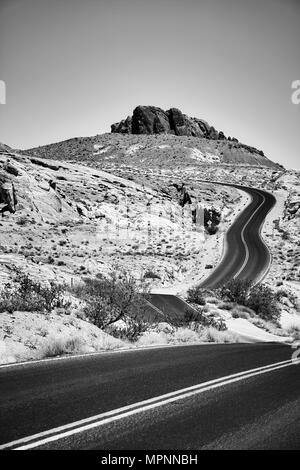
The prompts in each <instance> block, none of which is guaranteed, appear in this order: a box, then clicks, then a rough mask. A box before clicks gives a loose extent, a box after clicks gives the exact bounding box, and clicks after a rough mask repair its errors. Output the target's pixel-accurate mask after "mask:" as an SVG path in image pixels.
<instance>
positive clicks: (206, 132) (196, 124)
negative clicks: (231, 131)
mask: <svg viewBox="0 0 300 470" xmlns="http://www.w3.org/2000/svg"><path fill="white" fill-rule="evenodd" d="M111 132H112V133H119V134H174V135H178V136H191V137H205V138H207V139H214V140H217V139H220V140H223V139H225V138H226V137H225V135H224V133H223V132H222V131H221V132H218V131H217V130H216V129H215V128H214V127H212V126H210V125H209V124H208V123H207V122H206V121H203V120H202V119H197V118H191V117H189V116H187V115H186V114H183V113H182V112H181V111H180V109H177V108H171V109H169V110H168V111H164V110H162V109H161V108H157V107H155V106H137V107H136V108H135V109H134V111H133V115H132V117H131V116H128V117H127V118H126V119H124V120H122V121H120V122H117V123H115V124H112V126H111ZM235 140H236V139H235Z"/></svg>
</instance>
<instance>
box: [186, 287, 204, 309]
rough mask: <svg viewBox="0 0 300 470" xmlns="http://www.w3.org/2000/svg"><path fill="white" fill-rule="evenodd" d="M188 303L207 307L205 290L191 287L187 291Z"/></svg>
mask: <svg viewBox="0 0 300 470" xmlns="http://www.w3.org/2000/svg"><path fill="white" fill-rule="evenodd" d="M187 301H188V302H192V303H194V304H197V305H205V298H204V295H203V289H201V287H200V286H195V287H190V289H189V290H188V291H187Z"/></svg>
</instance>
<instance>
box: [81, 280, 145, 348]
mask: <svg viewBox="0 0 300 470" xmlns="http://www.w3.org/2000/svg"><path fill="white" fill-rule="evenodd" d="M74 293H75V294H76V295H77V296H78V297H79V298H80V299H82V300H83V301H84V302H85V306H84V314H85V316H86V318H87V319H89V320H90V321H91V322H92V323H94V325H96V326H98V327H99V328H104V329H105V328H107V327H109V325H112V324H113V323H116V322H119V321H120V320H122V321H124V322H125V324H126V327H125V328H123V329H122V330H120V328H118V327H116V326H114V327H110V328H109V329H108V331H109V332H110V333H111V334H114V335H116V336H117V337H119V338H120V337H122V338H124V337H126V338H128V339H130V340H133V339H136V338H138V336H139V335H140V334H142V333H143V332H144V331H145V329H146V322H145V320H144V311H145V309H146V297H147V286H146V285H145V284H142V292H141V291H140V286H138V283H137V281H136V279H135V278H134V277H133V276H132V275H131V274H128V273H126V272H125V271H113V272H112V273H111V274H110V276H108V277H104V276H103V275H99V276H98V277H97V278H84V284H83V285H81V286H78V287H76V288H75V289H74Z"/></svg>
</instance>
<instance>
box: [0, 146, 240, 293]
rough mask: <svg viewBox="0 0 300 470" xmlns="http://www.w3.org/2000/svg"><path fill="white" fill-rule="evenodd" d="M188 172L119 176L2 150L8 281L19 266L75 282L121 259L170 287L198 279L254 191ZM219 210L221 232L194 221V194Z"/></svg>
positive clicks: (1, 257)
mask: <svg viewBox="0 0 300 470" xmlns="http://www.w3.org/2000/svg"><path fill="white" fill-rule="evenodd" d="M183 183H185V180H184V178H183V174H182V173H181V174H176V173H174V174H172V173H168V172H167V173H164V172H163V173H162V174H161V175H160V177H158V176H157V175H156V174H155V173H151V172H144V173H143V172H141V171H140V172H139V173H138V174H136V175H134V176H131V174H130V172H129V173H128V171H126V169H124V172H123V173H122V172H120V175H119V176H118V175H117V174H113V173H107V172H104V171H102V170H99V169H96V168H93V167H91V166H89V167H88V166H82V165H78V164H75V163H67V162H62V161H58V160H49V159H48V160H44V159H39V158H37V157H31V156H24V155H19V154H17V153H13V152H2V153H0V209H1V212H2V217H1V218H0V229H1V242H0V266H1V271H0V281H2V283H4V282H5V281H6V280H7V279H8V278H9V276H10V275H11V274H12V273H13V272H14V270H15V269H16V268H21V269H23V270H25V271H27V272H29V273H30V274H32V275H33V276H34V277H37V278H44V279H56V280H58V281H60V282H61V281H64V282H67V283H71V282H72V281H71V280H72V279H73V281H74V282H76V280H80V279H81V277H82V276H83V275H95V274H97V273H98V272H103V273H106V272H107V271H108V270H109V269H110V268H111V267H112V266H113V265H114V264H115V263H117V264H119V265H121V266H124V265H126V267H127V268H128V269H129V270H130V271H131V272H133V273H135V275H136V277H140V276H143V275H145V273H146V272H148V274H149V273H152V274H151V275H152V279H153V280H154V281H156V283H157V284H159V285H161V286H163V285H165V286H167V285H172V284H174V283H176V282H177V283H182V284H184V283H192V282H194V281H196V280H197V279H199V278H201V277H202V276H204V275H205V274H206V273H207V270H206V269H205V267H206V266H210V268H211V267H213V266H214V265H215V264H216V263H217V261H218V259H219V257H220V255H221V252H222V239H223V238H222V237H223V234H224V230H226V228H228V226H229V224H230V223H231V221H232V219H233V217H235V216H236V215H237V213H238V211H239V210H240V208H241V207H242V206H243V204H245V203H246V201H247V198H246V197H245V196H244V195H243V196H242V195H241V194H240V193H239V192H238V191H236V190H234V189H230V188H222V187H218V188H215V186H214V185H213V184H210V183H206V184H203V183H201V182H193V185H191V184H190V183H189V180H188V179H187V182H186V184H183ZM196 201H200V202H201V204H203V207H205V208H207V209H209V208H211V207H212V206H213V207H214V208H215V210H217V212H218V213H220V214H221V216H222V217H221V223H220V225H219V227H218V228H219V230H218V231H217V233H216V234H213V235H208V233H206V231H205V230H204V229H203V228H201V230H200V228H199V230H198V229H197V228H196V227H195V225H194V224H193V215H192V211H193V203H195V202H196Z"/></svg>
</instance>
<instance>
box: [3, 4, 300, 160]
mask: <svg viewBox="0 0 300 470" xmlns="http://www.w3.org/2000/svg"><path fill="white" fill-rule="evenodd" d="M0 80H4V81H5V83H6V93H7V94H6V104H5V105H3V104H0V141H1V142H3V143H5V144H7V145H10V146H11V147H14V148H22V149H26V148H29V147H35V146H37V145H43V144H48V143H52V142H57V141H60V140H64V139H68V138H71V137H75V136H89V135H95V134H100V133H103V132H109V131H110V124H111V123H113V122H116V121H119V120H120V119H122V118H125V117H126V116H127V115H129V114H132V111H133V109H134V108H135V107H136V106H137V105H139V104H141V105H153V106H159V107H161V108H163V109H168V108H170V107H177V108H180V109H181V110H182V111H183V112H184V113H185V114H188V115H190V116H195V117H199V118H203V119H205V120H207V121H208V122H209V123H210V124H211V125H213V126H215V127H216V128H217V129H218V130H222V131H223V132H224V133H225V134H226V135H231V136H235V137H237V138H238V139H239V140H240V141H241V142H244V143H246V144H249V145H253V146H255V147H258V148H259V149H262V150H263V151H264V152H265V154H266V155H267V156H268V157H269V158H271V159H272V160H274V161H277V162H280V163H282V164H283V165H285V166H286V167H294V168H299V167H300V164H299V154H300V133H299V124H300V104H298V105H295V104H293V103H292V101H291V95H292V91H293V90H292V89H291V84H292V82H293V81H294V80H300V1H298V0H250V1H249V0H181V1H179V0H151V1H150V0H147V1H146V0H0Z"/></svg>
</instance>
